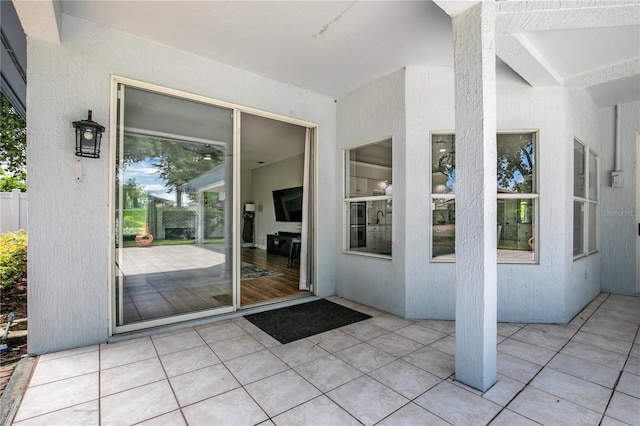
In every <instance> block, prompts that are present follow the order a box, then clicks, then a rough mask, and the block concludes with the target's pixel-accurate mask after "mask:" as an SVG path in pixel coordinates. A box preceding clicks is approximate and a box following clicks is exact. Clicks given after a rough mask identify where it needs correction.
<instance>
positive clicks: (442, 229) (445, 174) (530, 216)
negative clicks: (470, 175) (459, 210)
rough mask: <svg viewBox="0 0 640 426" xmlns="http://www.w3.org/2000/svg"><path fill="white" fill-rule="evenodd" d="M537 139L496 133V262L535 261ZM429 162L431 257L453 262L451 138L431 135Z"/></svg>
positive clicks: (453, 152) (453, 147)
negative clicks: (431, 223) (431, 221)
mask: <svg viewBox="0 0 640 426" xmlns="http://www.w3.org/2000/svg"><path fill="white" fill-rule="evenodd" d="M536 136H537V135H536V133H533V132H531V133H501V134H498V135H497V158H496V160H497V161H496V163H497V181H496V190H497V203H498V206H497V208H498V212H497V213H498V214H497V224H496V235H497V242H498V261H499V262H533V261H535V260H536V256H535V253H536V232H537V230H536V218H537V206H538V194H537V175H536ZM431 159H432V161H431V166H432V167H431V182H432V187H431V192H432V195H431V198H432V220H433V225H432V226H433V229H432V231H433V236H432V257H433V258H434V259H435V260H438V261H442V260H444V261H447V260H448V261H450V260H454V259H455V219H454V218H453V219H451V217H453V216H455V180H456V170H455V136H454V135H452V134H434V135H432V144H431ZM445 212H446V213H447V214H445Z"/></svg>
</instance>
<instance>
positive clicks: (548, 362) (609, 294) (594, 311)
mask: <svg viewBox="0 0 640 426" xmlns="http://www.w3.org/2000/svg"><path fill="white" fill-rule="evenodd" d="M610 296H611V293H607V297H605V298H604V300H602V302H600V303H599V304H598V306H597V307H596V308H595V309H594V310H593V312H591V314H589V316H588V317H587V319H585V320H584V322H583V323H582V324H581V325H580V327H578V328H577V329H576V331H575V332H574V333H573V334H572V335H571V338H570V339H569V340H567V342H566V343H565V344H564V345H562V347H561V348H560V349H558V350H557V351H556V353H555V354H554V355H553V356H552V357H551V358H549V360H548V361H547V362H546V363H545V364H544V365H543V366H542V367H541V368H540V369H539V370H538V371H537V372H536V374H534V375H533V377H531V379H530V380H529V381H528V382H527V383H525V385H524V386H523V387H522V389H520V390H519V391H518V392H517V393H516V394H515V395H514V396H513V398H511V399H510V400H509V401H508V402H507V403H506V404H505V405H504V406H503V407H502V409H501V410H500V411H499V412H498V413H497V414H496V415H495V416H494V417H493V418H492V419H491V420H490V421H489V423H487V424H490V423H491V422H493V421H494V420H495V419H496V418H497V417H498V416H499V415H500V414H501V413H502V412H503V411H504V410H506V409H507V407H508V406H509V405H511V403H512V402H513V401H514V400H515V399H516V398H517V397H518V396H519V395H520V394H521V393H522V392H523V391H524V390H525V389H527V388H528V387H529V386H531V383H532V382H533V381H534V380H535V379H536V377H538V375H539V374H540V372H541V371H542V370H544V369H545V368H546V367H547V366H548V365H549V364H550V363H551V361H553V359H554V358H555V357H556V356H558V354H559V353H560V352H561V351H562V349H564V348H565V347H566V346H567V345H568V344H569V343H570V342H571V341H572V340H573V338H574V337H575V335H576V334H578V332H579V331H580V329H582V327H584V325H585V324H586V323H587V321H588V320H589V319H591V317H592V316H593V314H595V313H596V312H597V311H598V309H600V307H601V306H602V305H603V304H604V302H606V301H607V300H608V299H609V297H610ZM596 297H597V296H596ZM587 306H589V305H587ZM584 309H586V306H585V308H584ZM584 309H583V310H584ZM581 312H582V311H580V312H578V313H577V314H576V315H575V316H574V317H573V318H572V319H571V321H573V320H574V319H575V318H576V317H577V316H578V315H580V313H581ZM571 321H569V322H568V323H567V325H569V324H570V323H571ZM527 325H528V324H526V325H525V326H524V327H526V326H527ZM524 327H522V328H524ZM514 334H515V333H514ZM510 338H511V337H509V339H510ZM505 340H506V339H505ZM516 340H517V339H516ZM512 356H513V355H512ZM516 358H518V357H516ZM519 359H521V358H519ZM525 361H526V360H525ZM497 383H498V382H496V383H495V384H497ZM495 384H494V385H493V386H495ZM493 386H492V387H493ZM531 387H533V388H535V386H531ZM489 389H491V388H489ZM489 389H487V391H486V392H488V391H489ZM535 389H537V388H535ZM543 392H544V391H543ZM547 393H548V392H547ZM611 394H612V395H613V391H612V392H611ZM483 395H484V393H483ZM551 395H552V394H551ZM554 396H555V397H557V398H560V397H558V396H557V395H554ZM561 399H563V400H564V398H561ZM568 402H571V403H572V404H575V403H574V402H572V401H568ZM576 405H578V406H580V407H581V405H579V404H576ZM585 408H586V407H585ZM591 411H594V410H591ZM594 412H596V413H597V411H594ZM514 413H516V414H518V415H521V416H523V417H525V418H526V419H529V420H531V421H534V422H535V420H533V419H530V418H528V417H526V416H524V415H522V414H520V413H517V412H515V411H514ZM604 413H606V409H605V411H603V413H602V417H601V418H600V423H601V422H602V418H603V417H604ZM536 423H538V422H536Z"/></svg>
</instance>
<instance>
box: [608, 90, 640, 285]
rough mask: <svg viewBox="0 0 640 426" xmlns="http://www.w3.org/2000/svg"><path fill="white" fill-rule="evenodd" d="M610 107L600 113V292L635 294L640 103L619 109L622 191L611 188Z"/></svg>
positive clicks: (639, 216)
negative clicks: (637, 157) (637, 156)
mask: <svg viewBox="0 0 640 426" xmlns="http://www.w3.org/2000/svg"><path fill="white" fill-rule="evenodd" d="M614 114H615V112H614V108H607V109H606V110H603V111H602V117H603V119H602V130H601V134H602V138H601V139H602V146H601V151H600V173H601V179H600V182H601V184H600V188H601V191H602V192H601V195H602V197H601V206H600V249H601V250H600V253H601V258H602V290H603V291H607V292H612V293H622V294H636V279H637V278H636V274H637V270H636V268H638V265H637V253H636V250H637V249H636V241H637V239H638V223H640V213H639V212H638V211H637V210H636V196H637V191H638V188H637V187H636V186H637V173H638V164H637V163H636V155H637V139H636V138H637V135H638V133H639V132H640V102H634V103H629V104H623V105H621V106H620V119H621V126H620V168H621V169H622V175H623V180H624V186H623V187H622V188H612V187H611V171H612V170H613V169H614V164H615V151H614V142H613V141H614V135H615V118H614V117H615V116H614Z"/></svg>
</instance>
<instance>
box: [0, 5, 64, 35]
mask: <svg viewBox="0 0 640 426" xmlns="http://www.w3.org/2000/svg"><path fill="white" fill-rule="evenodd" d="M2 1H5V0H2ZM13 6H14V8H15V10H16V13H17V14H18V17H19V18H20V23H21V24H22V28H23V29H24V32H25V34H26V35H27V36H29V37H33V38H37V39H40V40H44V41H48V42H50V43H57V44H59V43H60V21H61V18H62V16H61V15H62V11H61V7H60V3H59V2H57V1H56V2H54V1H53V0H13Z"/></svg>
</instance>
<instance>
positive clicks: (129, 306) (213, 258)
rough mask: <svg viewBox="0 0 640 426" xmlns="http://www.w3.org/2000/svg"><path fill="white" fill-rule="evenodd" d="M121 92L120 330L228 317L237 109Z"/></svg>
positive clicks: (118, 160)
mask: <svg viewBox="0 0 640 426" xmlns="http://www.w3.org/2000/svg"><path fill="white" fill-rule="evenodd" d="M117 90H118V107H117V147H116V150H115V151H116V152H115V155H116V168H115V200H114V206H115V212H114V221H115V222H114V230H115V235H114V244H115V273H114V275H115V290H114V292H113V293H114V298H115V300H114V302H115V303H114V310H115V312H114V315H115V327H116V331H127V330H129V329H136V328H142V327H149V326H153V325H160V324H164V323H168V322H175V321H177V320H185V319H189V318H197V317H201V316H206V315H211V314H212V313H215V312H217V311H219V312H225V311H230V310H232V309H233V307H234V305H235V303H234V302H235V300H234V298H235V291H234V286H233V282H234V281H233V278H234V277H233V270H234V268H233V252H234V250H233V226H232V224H233V135H234V132H233V128H234V119H233V110H232V109H230V108H224V107H220V106H216V105H212V104H210V103H206V102H199V101H196V100H193V99H188V98H185V97H180V96H176V95H173V94H167V93H160V92H157V91H154V90H147V89H142V88H139V87H131V86H127V85H125V84H119V85H118V88H117Z"/></svg>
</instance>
